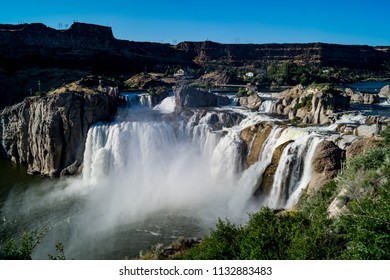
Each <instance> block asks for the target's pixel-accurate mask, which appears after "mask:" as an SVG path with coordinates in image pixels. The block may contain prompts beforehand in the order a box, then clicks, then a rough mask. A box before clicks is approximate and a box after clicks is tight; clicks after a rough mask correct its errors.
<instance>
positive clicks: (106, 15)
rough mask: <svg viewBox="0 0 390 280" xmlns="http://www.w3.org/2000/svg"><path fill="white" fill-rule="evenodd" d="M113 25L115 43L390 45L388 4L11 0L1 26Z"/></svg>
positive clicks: (0, 8) (384, 0)
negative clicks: (75, 22)
mask: <svg viewBox="0 0 390 280" xmlns="http://www.w3.org/2000/svg"><path fill="white" fill-rule="evenodd" d="M74 21H78V22H86V23H94V24H101V25H106V26H111V27H112V29H113V33H114V36H115V37H116V38H118V39H126V40H132V41H151V42H164V43H170V44H176V43H179V42H181V41H204V40H211V41H216V42H221V43H308V42H325V43H338V44H364V45H374V46H375V45H386V46H390V0H355V1H352V0H347V1H343V0H338V1H336V0H322V1H316V0H305V1H298V0H296V1H294V0H290V1H287V0H270V1H262V0H257V1H256V0H235V1H230V0H224V1H222V0H214V1H213V0H194V1H191V0H164V1H157V0H144V1H142V0H127V1H125V0H119V1H115V0H112V1H109V0H105V1H102V0H94V1H92V0H90V1H82V0H66V1H65V0H57V1H55V0H43V1H39V0H37V1H31V0H13V1H7V0H4V1H2V3H1V5H0V23H14V24H15V23H32V22H42V23H44V24H46V25H48V26H50V27H53V28H57V29H58V28H61V27H62V28H66V27H68V26H70V25H71V24H72V23H73V22H74Z"/></svg>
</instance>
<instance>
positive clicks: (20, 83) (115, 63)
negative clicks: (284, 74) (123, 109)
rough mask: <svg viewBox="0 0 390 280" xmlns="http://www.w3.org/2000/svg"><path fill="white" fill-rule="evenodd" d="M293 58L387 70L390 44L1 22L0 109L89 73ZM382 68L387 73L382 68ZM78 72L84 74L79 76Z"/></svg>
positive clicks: (248, 63)
mask: <svg viewBox="0 0 390 280" xmlns="http://www.w3.org/2000/svg"><path fill="white" fill-rule="evenodd" d="M287 61H289V62H296V63H302V64H314V65H319V66H329V67H348V68H356V69H363V70H370V71H372V72H373V73H374V74H375V73H381V75H382V76H383V75H384V74H383V73H388V71H389V66H390V47H370V46H348V45H334V44H323V43H311V44H219V43H214V42H210V41H205V42H182V43H179V44H178V45H176V46H173V45H170V44H160V43H149V42H132V41H126V40H118V39H116V38H114V36H113V33H112V30H111V28H110V27H105V26H98V25H93V24H85V23H74V24H73V25H72V26H71V27H70V28H69V29H67V30H56V29H53V28H49V27H47V26H45V25H43V24H40V23H35V24H21V25H5V24H0V108H2V107H4V106H6V105H11V104H14V102H17V101H19V100H21V99H22V98H23V97H25V96H27V95H31V94H33V93H34V92H36V91H38V86H37V84H38V81H41V85H42V86H41V90H42V91H47V90H50V89H51V88H56V87H59V86H61V85H62V84H63V83H66V82H70V81H71V79H70V78H69V77H71V76H72V77H75V78H74V79H73V80H77V79H80V78H81V77H82V76H86V75H88V74H91V73H94V74H107V75H111V74H114V75H122V74H136V73H140V72H144V71H146V72H152V71H157V72H164V71H165V70H166V69H168V68H169V67H173V66H178V65H180V67H183V68H185V67H187V66H189V67H191V68H196V67H198V66H209V65H212V66H218V67H219V68H221V69H225V70H226V69H227V68H229V67H245V66H251V67H252V66H254V65H260V66H261V67H263V66H267V65H269V64H271V63H281V62H287ZM383 71H387V72H383ZM79 72H83V73H82V74H79Z"/></svg>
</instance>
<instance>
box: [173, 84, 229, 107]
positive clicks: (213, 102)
mask: <svg viewBox="0 0 390 280" xmlns="http://www.w3.org/2000/svg"><path fill="white" fill-rule="evenodd" d="M174 94H175V103H176V109H182V108H197V107H216V106H219V105H227V104H229V103H230V99H229V98H228V97H226V96H220V95H216V94H214V93H211V92H208V91H204V90H199V89H195V88H191V87H187V86H181V87H175V88H174Z"/></svg>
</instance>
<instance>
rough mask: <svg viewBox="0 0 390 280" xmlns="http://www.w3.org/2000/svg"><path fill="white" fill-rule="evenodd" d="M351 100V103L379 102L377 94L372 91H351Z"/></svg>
mask: <svg viewBox="0 0 390 280" xmlns="http://www.w3.org/2000/svg"><path fill="white" fill-rule="evenodd" d="M350 97H351V102H353V103H363V104H374V103H379V95H378V94H372V93H361V92H357V93H353V94H351V95H350Z"/></svg>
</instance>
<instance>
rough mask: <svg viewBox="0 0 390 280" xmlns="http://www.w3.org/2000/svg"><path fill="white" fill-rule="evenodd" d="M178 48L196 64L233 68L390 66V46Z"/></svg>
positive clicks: (209, 44)
mask: <svg viewBox="0 0 390 280" xmlns="http://www.w3.org/2000/svg"><path fill="white" fill-rule="evenodd" d="M176 49H178V50H180V51H182V52H185V53H187V55H188V57H191V58H192V59H193V60H194V61H196V62H197V63H206V62H211V61H220V62H221V61H224V62H226V63H229V64H232V65H234V64H235V65H242V64H243V63H245V62H251V63H253V62H259V63H273V62H286V61H290V62H295V63H303V64H308V63H309V64H317V65H321V66H329V67H348V68H359V69H380V68H383V67H386V65H387V66H388V65H389V62H390V47H371V46H360V45H336V44H325V43H309V44H219V43H215V42H210V41H206V42H183V43H180V44H178V45H177V46H176Z"/></svg>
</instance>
